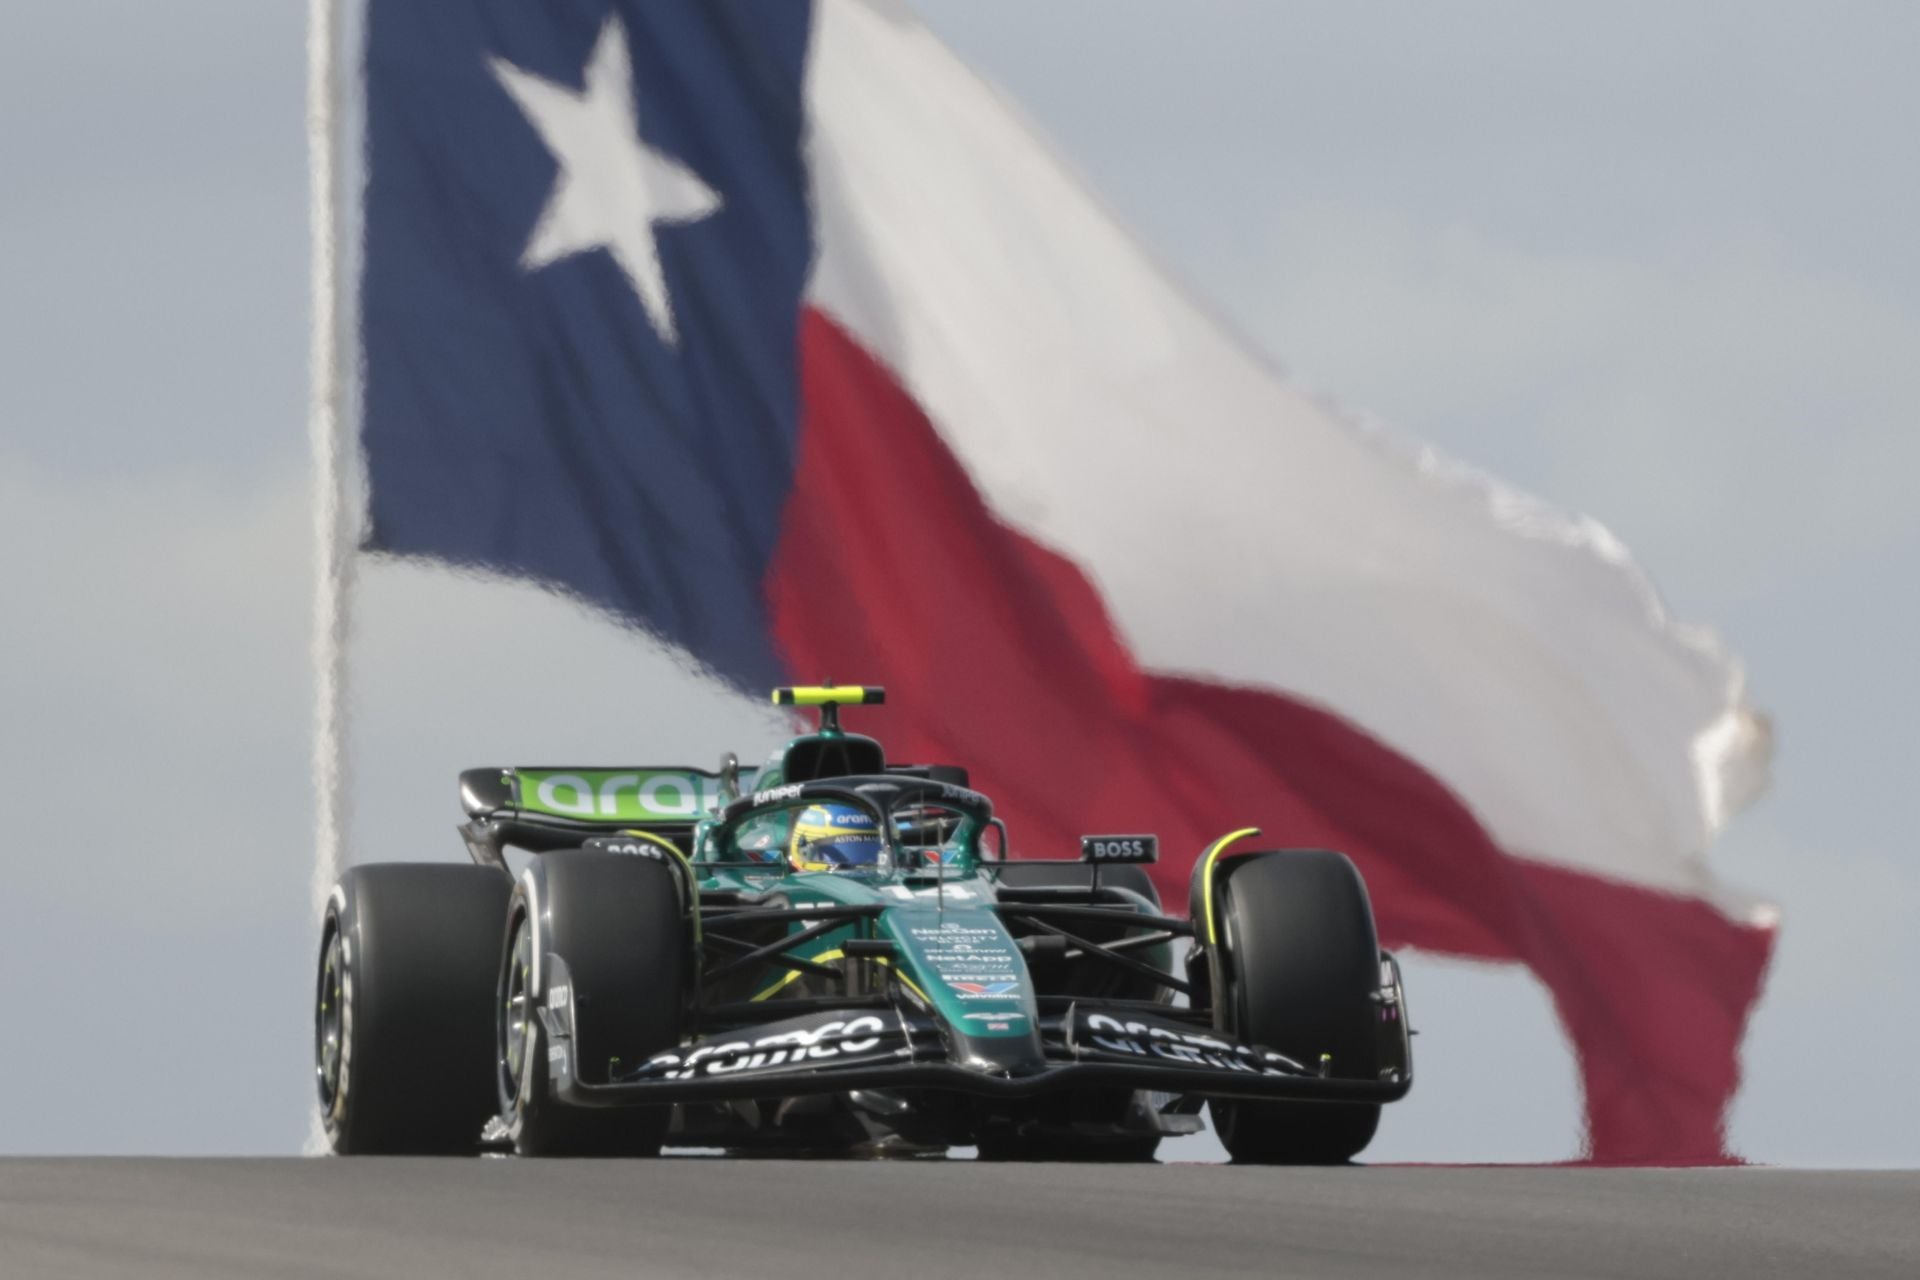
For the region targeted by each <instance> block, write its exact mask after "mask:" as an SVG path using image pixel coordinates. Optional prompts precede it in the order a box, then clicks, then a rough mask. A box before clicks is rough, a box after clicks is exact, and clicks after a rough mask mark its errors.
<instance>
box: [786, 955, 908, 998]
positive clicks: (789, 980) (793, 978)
mask: <svg viewBox="0 0 1920 1280" xmlns="http://www.w3.org/2000/svg"><path fill="white" fill-rule="evenodd" d="M846 955H847V953H846V952H844V951H841V950H838V949H835V950H833V951H822V952H821V953H820V954H819V955H817V956H808V957H807V959H808V960H810V961H811V962H813V963H814V964H825V963H826V962H827V961H829V960H844V959H846ZM874 958H875V959H877V960H879V961H880V963H881V964H884V965H886V966H887V968H889V969H891V968H893V963H892V961H890V960H888V959H886V957H884V956H876V957H874ZM805 976H806V975H805V974H803V973H801V972H800V970H798V969H795V970H794V971H793V972H792V973H789V974H786V975H785V976H784V977H782V978H781V979H780V981H778V982H776V983H774V984H773V985H772V986H770V987H768V988H767V989H766V990H765V991H762V992H761V993H760V994H759V995H757V996H755V997H753V999H754V1000H756V1001H758V1000H765V999H767V998H768V997H770V996H773V995H777V994H778V993H779V992H782V991H785V990H786V989H787V988H788V987H789V986H791V985H793V984H794V983H795V982H797V981H799V980H800V979H801V978H803V977H805ZM898 976H899V979H900V981H902V982H904V983H906V984H907V986H908V988H910V989H911V990H912V992H913V994H915V995H917V996H919V997H920V998H921V999H922V1000H925V1001H926V1002H927V1003H928V1004H932V1003H933V1001H932V1000H931V999H929V998H928V996H927V993H926V992H924V991H922V990H921V989H920V987H919V985H918V984H917V983H915V982H914V980H913V979H912V978H909V977H908V976H907V975H906V974H904V973H902V974H899V975H898Z"/></svg>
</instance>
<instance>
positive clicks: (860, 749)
mask: <svg viewBox="0 0 1920 1280" xmlns="http://www.w3.org/2000/svg"><path fill="white" fill-rule="evenodd" d="M881 696H882V695H881V691H879V690H877V689H872V688H865V687H861V686H831V687H819V688H803V689H782V690H777V691H776V692H775V701H776V702H782V703H786V704H790V705H812V706H818V707H819V708H820V709H821V723H820V726H819V729H818V731H817V732H814V733H809V734H806V735H804V736H802V737H799V738H796V739H794V740H793V741H792V742H790V743H788V744H787V745H786V747H784V748H783V749H782V750H780V751H778V752H776V753H775V754H774V755H773V756H772V758H771V759H770V760H769V761H768V762H767V764H766V765H765V766H764V767H763V768H761V769H760V770H758V771H757V773H752V774H749V773H748V772H747V771H744V770H741V769H740V768H739V767H738V765H737V763H736V762H735V761H734V760H733V759H732V758H731V757H729V758H728V760H727V761H726V762H724V763H723V765H722V767H721V768H720V769H719V770H717V771H713V772H708V771H705V770H698V769H690V768H633V769H565V768H547V769H476V770H469V771H468V772H467V773H465V774H463V775H462V777H461V793H462V801H463V803H464V806H465V808H466V811H467V814H468V822H467V823H466V825H465V826H464V827H462V829H461V830H462V834H463V835H464V837H465V839H466V843H467V846H468V849H469V851H470V853H471V855H472V858H473V865H471V866H465V865H458V864H451V863H447V864H442V863H389V864H376V865H368V866H361V867H355V868H354V869H352V870H351V871H349V872H348V873H347V874H346V875H345V876H344V877H342V878H341V880H340V883H339V884H338V885H337V886H335V888H334V890H333V894H332V897H331V899H330V901H329V904H328V907H327V912H326V917H325V921H324V924H323V928H322V937H321V951H320V972H319V982H318V997H317V1001H316V1014H315V1047H316V1048H315V1054H316V1070H317V1075H318V1080H319V1094H320V1108H321V1113H322V1117H323V1119H324V1121H325V1127H326V1132H327V1136H328V1140H329V1141H330V1143H331V1145H332V1147H333V1149H334V1150H335V1151H337V1152H340V1153H342V1154H357V1153H386V1152H438V1153H454V1152H467V1151H474V1150H478V1149H482V1148H484V1147H488V1146H497V1147H511V1148H512V1149H513V1150H515V1151H517V1152H519V1153H520V1154H522V1155H653V1154H657V1153H658V1152H659V1151H660V1150H661V1148H662V1147H663V1146H680V1147H700V1148H709V1149H711V1148H724V1149H730V1150H760V1151H792V1152H805V1153H822V1152H848V1153H861V1152H864V1153H869V1154H884V1153H900V1154H910V1153H921V1152H938V1151H944V1150H946V1149H948V1148H951V1147H965V1146H973V1147H977V1148H978V1150H979V1152H980V1155H981V1156H982V1157H983V1158H989V1159H1047V1158H1069V1159H1119V1160H1144V1159H1149V1158H1151V1157H1152V1155H1153V1152H1154V1150H1155V1148H1156V1147H1157V1145H1158V1144H1159V1142H1160V1140H1161V1139H1162V1138H1163V1137H1166V1136H1169V1135H1175V1134H1184V1133H1192V1132H1195V1131H1197V1130H1198V1129H1199V1128H1200V1127H1201V1118H1200V1112H1201V1111H1202V1109H1203V1108H1205V1109H1207V1110H1209V1111H1210V1112H1211V1114H1212V1117H1213V1120H1214V1124H1215V1126H1216V1128H1217V1129H1218V1131H1219V1135H1220V1139H1221V1141H1222V1143H1223V1144H1224V1145H1225V1146H1226V1148H1227V1150H1228V1151H1229V1152H1230V1153H1231V1154H1232V1155H1233V1157H1234V1158H1235V1159H1236V1160H1238V1161H1243V1162H1257V1163H1329V1162H1339V1161H1345V1160H1348V1159H1351V1158H1352V1157H1353V1156H1355V1155H1357V1154H1358V1153H1359V1152H1360V1151H1361V1150H1362V1149H1363V1148H1364V1147H1365V1146H1366V1145H1367V1143H1368V1142H1369V1141H1370V1140H1371V1138H1372V1136H1373V1133H1374V1130H1375V1127H1376V1125H1377V1124H1378V1122H1379V1112H1380V1105H1381V1104H1382V1103H1385V1102H1391V1101H1394V1100H1395V1099H1398V1098H1400V1097H1402V1096H1404V1095H1405V1093H1406V1092H1407V1089H1408V1088H1409V1086H1410V1085H1411V1083H1412V1059H1411V1053H1410V1049H1409V1040H1408V1036H1409V1034H1410V1033H1409V1029H1408V1027H1407V1023H1406V1009H1405V1001H1404V998H1403V994H1402V991H1401V985H1400V977H1399V970H1398V966H1397V965H1396V964H1395V962H1394V960H1393V958H1392V957H1391V956H1390V955H1388V954H1387V953H1385V952H1383V951H1381V950H1380V948H1379V946H1378V944H1377V942H1376V941H1375V935H1374V924H1373V914H1372V908H1371V906H1370V904H1369V902H1368V899H1367V892H1366V887H1365V885H1364V884H1363V883H1362V882H1361V879H1360V876H1359V874H1358V872H1357V871H1356V870H1355V869H1354V867H1353V864H1352V863H1351V862H1349V861H1348V860H1347V859H1346V858H1345V857H1344V856H1342V855H1340V854H1338V853H1333V852H1330V851H1326V850H1302V849H1292V850H1274V851H1264V852H1260V851H1252V852H1230V850H1237V849H1238V847H1239V843H1240V842H1242V841H1244V840H1245V839H1247V838H1248V837H1251V836H1253V835H1257V834H1258V833H1257V832H1253V831H1238V832H1234V833H1232V834H1230V835H1228V836H1224V837H1222V838H1221V839H1220V840H1218V841H1216V842H1215V843H1214V844H1213V845H1212V846H1210V847H1209V848H1208V849H1206V850H1205V851H1203V852H1202V853H1201V854H1200V855H1199V857H1198V859H1197V861H1196V863H1195V865H1194V871H1193V876H1192V882H1191V891H1190V895H1189V896H1190V909H1189V911H1188V913H1186V914H1182V915H1169V914H1167V913H1166V912H1165V911H1164V910H1163V909H1162V906H1161V903H1160V900H1159V896H1158V894H1157V893H1156V892H1155V890H1154V886H1153V883H1152V881H1151V880H1150V879H1149V878H1148V876H1147V874H1146V872H1145V870H1144V866H1143V864H1146V863H1150V862H1152V861H1154V860H1155V859H1156V858H1157V855H1158V848H1157V845H1158V842H1157V840H1156V839H1155V838H1154V837H1153V836H1150V835H1131V834H1129V835H1107V836H1088V837H1086V838H1085V839H1083V840H1082V841H1081V848H1080V850H1079V855H1080V856H1079V857H1078V858H1076V859H1072V860H1034V859H1026V858H1019V859H1015V858H1011V857H1009V833H1008V831H1007V828H1006V826H1005V824H1004V823H1002V822H1001V821H1000V820H999V819H997V818H996V817H995V816H994V813H993V806H992V803H991V802H990V801H989V800H988V798H987V797H986V796H984V795H982V794H980V793H979V792H977V791H974V790H972V789H970V788H969V787H968V786H967V785H966V781H967V779H966V774H965V771H964V770H962V769H960V768H958V767H954V766H940V765H902V764H894V763H891V762H889V761H888V760H887V759H886V757H885V754H884V752H883V750H882V748H881V745H880V744H879V743H878V742H876V741H875V740H873V739H872V738H868V737H863V736H861V735H859V734H853V733H848V732H846V731H844V730H843V729H842V728H841V727H840V724H839V708H840V707H841V706H842V705H847V704H858V703H863V702H877V701H879V700H880V698H881ZM509 848H512V849H515V850H520V851H524V852H525V853H526V854H527V855H530V856H527V857H524V858H523V857H521V856H520V855H519V854H515V855H514V856H513V860H512V861H509V855H508V853H507V850H508V849H509ZM516 869H517V870H516Z"/></svg>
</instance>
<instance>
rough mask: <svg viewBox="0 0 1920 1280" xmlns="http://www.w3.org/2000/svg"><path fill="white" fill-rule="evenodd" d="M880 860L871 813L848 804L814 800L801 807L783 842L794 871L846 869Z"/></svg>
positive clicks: (876, 832) (869, 865) (877, 831)
mask: <svg viewBox="0 0 1920 1280" xmlns="http://www.w3.org/2000/svg"><path fill="white" fill-rule="evenodd" d="M879 861H880V832H879V829H878V828H877V827H876V826H875V824H874V819H873V815H872V814H871V813H868V812H867V811H866V810H865V809H861V808H858V807H856V806H854V805H849V804H814V805H808V806H807V807H806V808H805V809H804V810H802V811H801V814H800V818H799V820H798V821H797V822H795V823H794V824H793V839H792V841H791V842H789V843H788V845H787V862H788V863H789V864H790V865H791V866H792V867H793V869H794V870H795V871H847V870H853V869H857V868H863V867H871V866H873V865H874V864H876V863H878V862H879Z"/></svg>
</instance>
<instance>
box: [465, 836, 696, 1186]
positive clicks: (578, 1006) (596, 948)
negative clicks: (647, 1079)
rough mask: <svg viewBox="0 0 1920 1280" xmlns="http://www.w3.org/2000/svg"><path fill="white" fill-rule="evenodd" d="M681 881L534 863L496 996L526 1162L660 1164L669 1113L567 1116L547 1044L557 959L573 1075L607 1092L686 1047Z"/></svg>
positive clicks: (508, 1104)
mask: <svg viewBox="0 0 1920 1280" xmlns="http://www.w3.org/2000/svg"><path fill="white" fill-rule="evenodd" d="M681 892H682V891H681V886H680V882H679V880H678V878H677V876H676V874H675V872H674V871H673V869H672V868H670V867H669V866H667V865H666V864H665V863H663V862H659V861H655V860H652V859H650V858H645V857H636V856H633V855H628V854H613V853H605V852H602V851H599V850H589V849H568V850H562V851H559V852H555V853H547V854H542V855H540V856H538V857H536V858H535V859H534V860H533V864H532V865H531V866H529V867H528V868H527V870H526V872H525V873H524V874H523V875H522V876H521V878H520V881H519V883H517V884H516V885H515V886H514V889H513V897H512V901H511V903H510V904H509V905H508V907H507V910H506V918H507V935H506V937H507V941H506V947H505V951H504V953H503V955H502V958H501V964H500V968H499V981H498V986H497V992H496V996H495V1008H496V1009H497V1011H498V1014H497V1022H498V1033H497V1039H496V1060H497V1062H498V1064H499V1068H498V1072H497V1089H498V1095H499V1103H500V1107H501V1113H502V1115H503V1116H504V1118H505V1119H506V1121H507V1136H508V1137H509V1138H510V1139H511V1140H512V1142H513V1147H514V1150H515V1151H516V1152H518V1153H519V1154H520V1155H523V1156H654V1155H658V1154H659V1153H660V1144H661V1142H662V1140H663V1139H664V1138H665V1136H666V1131H667V1123H668V1120H669V1119H670V1118H671V1116H672V1109H671V1108H670V1107H648V1108H607V1107H591V1108H588V1107H568V1106H566V1105H564V1104H562V1103H560V1102H559V1101H557V1100H556V1099H554V1098H553V1097H552V1096H551V1095H550V1088H551V1078H550V1076H549V1074H548V1057H547V1053H548V1049H549V1043H548V1036H547V1032H546V1028H545V1027H544V1026H543V1025H542V1023H541V1019H540V1016H539V1011H540V1010H541V1009H543V1008H550V1007H551V1005H550V1003H549V1002H550V1000H551V999H552V996H553V990H552V987H553V983H552V980H551V979H552V973H553V967H552V965H551V964H550V963H549V962H548V960H547V957H548V956H551V955H556V954H557V955H559V956H560V957H561V958H562V959H563V960H564V961H565V962H566V967H567V973H568V975H569V977H570V979H571V987H572V989H571V991H570V993H569V996H568V999H569V1000H570V1001H571V1003H572V1006H573V1018H574V1028H575V1037H576V1038H575V1041H574V1068H575V1070H576V1071H577V1072H578V1073H579V1078H580V1080H581V1081H582V1083H585V1084H606V1083H607V1082H608V1081H609V1080H611V1079H612V1078H613V1077H614V1075H615V1074H617V1073H618V1072H619V1071H622V1070H630V1069H632V1068H634V1067H637V1066H639V1065H640V1064H641V1063H643V1062H645V1061H646V1060H647V1059H648V1058H650V1057H652V1056H653V1055H654V1054H656V1053H659V1052H660V1051H662V1050H665V1049H671V1048H673V1047H674V1046H675V1045H677V1044H679V1043H680V1027H681V1023H682V1013H683V1010H684V1007H685V991H686V986H687V981H688V978H689V973H688V960H689V955H690V946H689V940H688V932H687V918H686V909H685V906H684V902H683V898H682V896H681Z"/></svg>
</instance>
